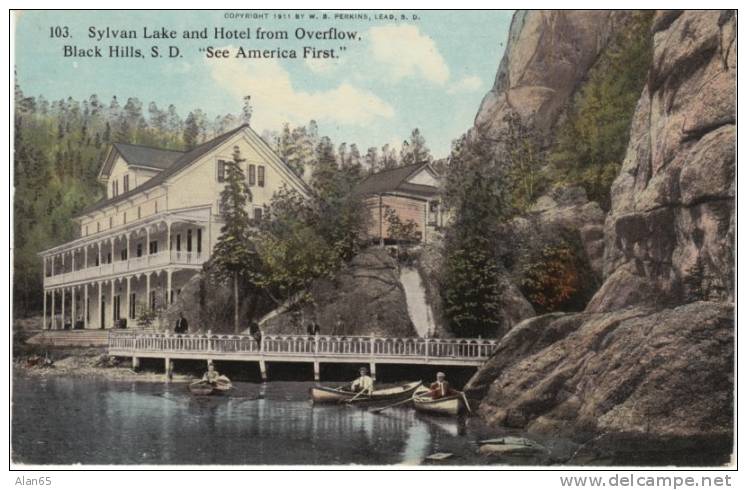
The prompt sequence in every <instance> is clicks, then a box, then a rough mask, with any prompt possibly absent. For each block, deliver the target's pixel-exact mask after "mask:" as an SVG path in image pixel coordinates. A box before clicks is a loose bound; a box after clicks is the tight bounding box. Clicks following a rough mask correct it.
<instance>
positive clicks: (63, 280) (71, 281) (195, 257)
mask: <svg viewBox="0 0 747 490" xmlns="http://www.w3.org/2000/svg"><path fill="white" fill-rule="evenodd" d="M207 259H208V254H207V253H206V252H202V253H198V252H184V251H176V250H166V251H163V252H158V253H156V254H148V255H143V256H141V257H133V258H132V259H128V260H115V261H113V262H112V263H111V264H101V265H99V266H92V267H87V268H84V269H78V270H75V271H69V272H63V273H59V274H56V275H51V276H47V277H45V278H44V287H45V288H50V287H57V286H63V285H65V286H67V285H75V284H79V283H84V282H90V281H98V280H105V279H111V278H114V277H117V276H120V275H128V274H136V273H139V272H147V271H150V270H154V269H161V268H164V267H168V266H178V267H190V266H192V267H195V268H199V267H200V266H202V264H203V263H205V262H206V261H207Z"/></svg>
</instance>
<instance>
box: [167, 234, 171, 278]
mask: <svg viewBox="0 0 747 490" xmlns="http://www.w3.org/2000/svg"><path fill="white" fill-rule="evenodd" d="M166 250H167V251H168V254H169V262H171V222H170V221H167V222H166ZM169 278H171V276H169Z"/></svg>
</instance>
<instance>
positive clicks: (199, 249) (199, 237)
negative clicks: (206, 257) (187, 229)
mask: <svg viewBox="0 0 747 490" xmlns="http://www.w3.org/2000/svg"><path fill="white" fill-rule="evenodd" d="M197 253H198V254H200V253H202V228H197Z"/></svg>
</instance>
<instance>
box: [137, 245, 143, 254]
mask: <svg viewBox="0 0 747 490" xmlns="http://www.w3.org/2000/svg"><path fill="white" fill-rule="evenodd" d="M137 256H138V257H142V256H143V244H142V243H138V244H137Z"/></svg>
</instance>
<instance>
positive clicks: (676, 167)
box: [589, 11, 736, 311]
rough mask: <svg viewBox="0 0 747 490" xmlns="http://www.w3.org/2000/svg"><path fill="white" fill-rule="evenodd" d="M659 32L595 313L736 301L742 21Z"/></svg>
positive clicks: (609, 225)
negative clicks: (739, 31) (739, 30)
mask: <svg viewBox="0 0 747 490" xmlns="http://www.w3.org/2000/svg"><path fill="white" fill-rule="evenodd" d="M654 29H655V31H656V32H655V35H654V53H653V62H652V66H651V69H650V73H649V81H648V84H647V85H646V87H645V88H644V91H643V94H642V95H641V98H640V100H639V102H638V106H637V108H636V112H635V115H634V118H633V123H632V127H631V132H630V143H629V145H628V151H627V154H626V157H625V160H624V162H623V165H622V170H621V172H620V175H619V176H618V177H617V179H616V180H615V182H614V184H613V186H612V192H611V194H612V208H611V212H610V213H609V216H608V217H607V221H606V224H605V241H606V246H605V259H604V274H605V277H606V278H607V281H606V282H605V284H604V285H603V287H602V288H601V289H600V291H599V292H598V293H597V296H596V297H595V298H594V299H593V300H592V302H591V303H590V305H589V311H610V310H611V309H615V308H618V307H620V306H624V305H629V304H633V302H635V303H639V302H642V303H648V304H652V305H654V304H662V303H666V304H670V305H676V304H681V303H684V302H689V301H695V300H699V299H703V300H723V301H732V300H733V298H734V230H735V216H734V214H735V213H734V197H735V165H736V160H735V153H736V152H735V150H736V146H735V145H736V127H735V121H736V111H735V107H736V105H735V104H736V43H735V41H736V19H735V17H734V14H733V12H728V11H726V12H721V11H703V12H702V11H697V12H696V11H688V12H663V13H659V14H658V15H657V18H656V19H655V20H654ZM641 284H646V285H648V289H649V290H650V291H649V293H650V294H640V292H637V291H636V290H637V289H638V288H639V287H640V285H641ZM620 298H626V299H625V300H622V301H621V299H620Z"/></svg>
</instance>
